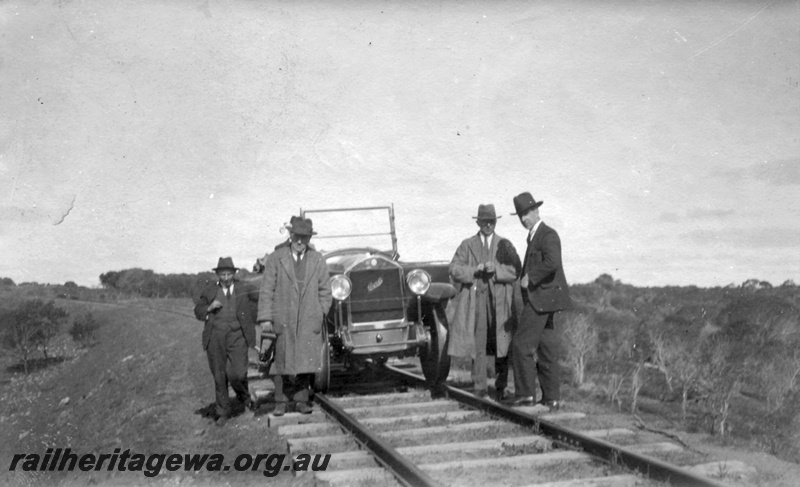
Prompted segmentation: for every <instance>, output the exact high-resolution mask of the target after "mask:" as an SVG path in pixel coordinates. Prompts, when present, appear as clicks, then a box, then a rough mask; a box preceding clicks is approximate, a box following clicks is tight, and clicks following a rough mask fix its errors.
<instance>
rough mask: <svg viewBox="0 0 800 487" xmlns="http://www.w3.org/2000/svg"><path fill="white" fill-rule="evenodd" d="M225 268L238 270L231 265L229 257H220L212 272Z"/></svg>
mask: <svg viewBox="0 0 800 487" xmlns="http://www.w3.org/2000/svg"><path fill="white" fill-rule="evenodd" d="M225 269H230V270H232V271H238V270H239V268H238V267H236V266H235V265H233V259H232V258H231V257H220V258H219V261H218V262H217V267H214V272H219V271H221V270H225Z"/></svg>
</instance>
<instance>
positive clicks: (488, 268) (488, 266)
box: [483, 262, 495, 275]
mask: <svg viewBox="0 0 800 487" xmlns="http://www.w3.org/2000/svg"><path fill="white" fill-rule="evenodd" d="M483 271H484V272H486V273H487V274H489V275H491V274H494V271H495V269H494V262H487V263H486V264H484V266H483Z"/></svg>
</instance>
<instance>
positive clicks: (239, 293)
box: [194, 257, 258, 425]
mask: <svg viewBox="0 0 800 487" xmlns="http://www.w3.org/2000/svg"><path fill="white" fill-rule="evenodd" d="M237 270H238V268H237V267H235V266H234V265H233V259H231V258H230V257H220V258H219V263H218V264H217V267H215V268H214V272H216V273H217V278H218V279H219V280H218V281H217V282H214V283H211V282H208V283H206V285H205V286H204V287H203V289H202V291H201V292H200V294H199V295H198V296H196V297H195V299H194V304H195V306H194V314H195V316H196V317H197V319H198V320H201V321H204V322H205V326H204V328H203V349H204V350H205V351H206V355H207V356H208V365H209V367H210V368H211V375H212V376H213V377H214V389H215V395H216V404H215V414H212V417H213V418H214V419H215V420H216V421H217V423H218V424H220V425H222V424H225V422H226V421H227V420H228V419H229V418H230V417H231V416H232V415H233V414H235V413H238V412H241V411H243V410H244V409H245V408H246V407H252V401H251V399H250V394H249V391H248V387H247V350H248V348H249V347H253V346H255V344H256V335H255V319H256V313H257V311H258V289H255V288H254V287H253V286H252V285H250V284H249V283H247V282H244V281H234V275H235V274H236V271H237ZM228 362H230V368H228ZM229 383H230V385H231V387H233V390H234V392H236V398H237V400H238V402H239V403H238V404H237V407H236V408H234V407H233V406H232V405H231V401H230V398H229V397H228V384H229Z"/></svg>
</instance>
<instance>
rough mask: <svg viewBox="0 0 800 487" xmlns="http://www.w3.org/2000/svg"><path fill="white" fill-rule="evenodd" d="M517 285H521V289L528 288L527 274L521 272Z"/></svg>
mask: <svg viewBox="0 0 800 487" xmlns="http://www.w3.org/2000/svg"><path fill="white" fill-rule="evenodd" d="M519 285H520V286H522V289H528V274H523V275H522V277H521V278H520V280H519Z"/></svg>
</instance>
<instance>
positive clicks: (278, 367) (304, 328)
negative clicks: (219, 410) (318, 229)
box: [258, 218, 332, 416]
mask: <svg viewBox="0 0 800 487" xmlns="http://www.w3.org/2000/svg"><path fill="white" fill-rule="evenodd" d="M312 235H315V232H314V231H313V228H312V223H311V220H308V219H302V218H298V219H295V220H293V224H292V229H291V233H290V241H291V244H290V245H288V246H281V247H280V248H278V249H277V250H275V252H273V253H272V254H270V256H269V257H268V258H267V263H266V267H265V269H264V277H263V280H262V282H261V292H260V296H259V303H258V322H259V323H261V324H262V325H263V326H264V328H265V329H267V330H269V329H272V331H273V332H274V333H275V335H276V336H277V339H276V346H275V362H274V364H273V367H274V368H275V373H276V377H275V402H276V407H275V411H274V412H273V414H275V415H277V416H280V415H282V414H284V413H285V412H286V403H287V402H288V400H289V399H288V396H287V395H286V394H285V391H284V386H290V387H291V389H292V391H291V394H292V401H294V402H295V403H296V408H297V411H299V412H301V413H304V414H308V413H310V412H311V406H310V405H309V391H310V387H311V381H312V379H313V376H314V373H316V372H317V371H319V370H320V368H321V367H322V356H321V353H322V349H323V343H322V337H323V335H322V334H321V333H322V327H323V326H325V316H326V314H327V313H328V309H330V307H331V299H332V298H331V289H330V283H329V275H328V267H327V266H326V265H325V259H324V258H323V257H322V254H320V253H319V252H317V251H316V250H314V249H313V248H311V247H310V246H309V241H310V240H311V236H312Z"/></svg>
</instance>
